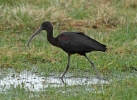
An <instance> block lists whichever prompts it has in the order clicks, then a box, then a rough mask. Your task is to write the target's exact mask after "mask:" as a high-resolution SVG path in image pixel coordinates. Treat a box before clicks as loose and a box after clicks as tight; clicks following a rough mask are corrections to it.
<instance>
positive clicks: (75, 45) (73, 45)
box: [27, 21, 107, 79]
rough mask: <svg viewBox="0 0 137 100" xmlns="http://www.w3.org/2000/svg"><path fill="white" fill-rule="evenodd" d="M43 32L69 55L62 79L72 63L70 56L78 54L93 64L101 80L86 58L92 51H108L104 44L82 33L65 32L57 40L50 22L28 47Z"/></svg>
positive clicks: (46, 23) (38, 31)
mask: <svg viewBox="0 0 137 100" xmlns="http://www.w3.org/2000/svg"><path fill="white" fill-rule="evenodd" d="M42 30H46V31H47V39H48V41H49V42H50V43H51V44H52V45H54V46H57V47H59V48H61V49H63V50H64V51H65V52H66V53H68V64H67V67H66V70H65V72H64V73H63V75H62V77H61V78H62V79H63V77H64V75H65V73H66V72H67V70H68V68H69V62H70V55H71V54H75V53H78V54H80V55H83V56H85V57H86V59H87V60H88V61H89V62H90V63H91V65H92V66H93V68H94V70H95V71H96V73H97V76H98V78H100V75H99V73H98V71H97V70H96V68H95V66H94V64H93V62H91V61H90V59H89V58H88V57H87V56H86V53H88V52H91V51H103V52H105V51H106V49H107V48H106V46H105V45H104V44H101V43H99V42H98V41H96V40H94V39H92V38H90V37H88V36H86V35H85V34H84V33H82V32H63V33H61V34H59V35H58V36H57V37H56V38H54V37H53V26H52V24H51V23H50V22H48V21H46V22H43V23H42V24H41V27H40V29H38V30H37V31H36V32H35V33H34V34H33V35H32V36H31V38H30V39H29V41H28V43H27V46H28V45H29V42H30V41H31V39H32V38H33V37H34V36H35V35H36V34H38V33H40V32H41V31H42Z"/></svg>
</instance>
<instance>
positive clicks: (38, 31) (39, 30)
mask: <svg viewBox="0 0 137 100" xmlns="http://www.w3.org/2000/svg"><path fill="white" fill-rule="evenodd" d="M41 31H42V28H40V29H38V30H37V31H36V32H35V33H34V34H33V35H32V36H31V37H30V39H29V40H28V42H27V44H26V46H29V43H30V41H31V40H32V39H33V37H34V36H35V35H37V34H38V33H40V32H41Z"/></svg>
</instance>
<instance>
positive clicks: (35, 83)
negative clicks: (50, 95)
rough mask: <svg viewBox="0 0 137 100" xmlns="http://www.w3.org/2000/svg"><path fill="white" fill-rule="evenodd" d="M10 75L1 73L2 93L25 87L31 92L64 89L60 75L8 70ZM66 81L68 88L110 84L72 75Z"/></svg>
mask: <svg viewBox="0 0 137 100" xmlns="http://www.w3.org/2000/svg"><path fill="white" fill-rule="evenodd" d="M8 70H9V71H8V74H3V72H2V71H1V72H0V93H2V92H6V90H7V89H10V88H11V87H14V88H16V87H17V86H21V87H24V88H25V89H26V90H30V91H43V90H45V89H46V88H47V87H49V86H50V87H63V86H64V84H63V82H62V80H61V79H60V78H59V77H58V76H59V75H58V74H54V73H52V74H50V75H49V76H48V77H44V76H43V75H39V74H38V73H34V72H33V71H26V70H25V71H22V72H20V73H17V72H16V71H15V70H14V69H8ZM64 81H65V83H66V84H67V85H68V86H72V85H90V84H109V82H108V81H105V80H99V79H97V78H95V77H86V76H82V77H74V76H73V75H71V74H66V76H65V77H64Z"/></svg>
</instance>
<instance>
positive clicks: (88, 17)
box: [0, 0, 137, 100]
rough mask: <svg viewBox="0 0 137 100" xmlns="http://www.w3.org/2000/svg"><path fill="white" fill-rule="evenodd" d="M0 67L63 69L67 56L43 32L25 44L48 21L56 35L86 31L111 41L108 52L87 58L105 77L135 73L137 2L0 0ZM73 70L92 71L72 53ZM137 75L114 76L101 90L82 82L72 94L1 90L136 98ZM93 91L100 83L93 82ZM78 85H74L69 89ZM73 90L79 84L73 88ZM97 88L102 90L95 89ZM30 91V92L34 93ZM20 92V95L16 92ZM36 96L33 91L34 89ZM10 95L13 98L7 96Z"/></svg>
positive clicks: (52, 92)
mask: <svg viewBox="0 0 137 100" xmlns="http://www.w3.org/2000/svg"><path fill="white" fill-rule="evenodd" d="M0 2H1V4H0V12H1V14H0V18H1V20H0V51H1V52H0V67H1V68H9V67H12V68H15V69H16V70H18V71H20V70H24V69H28V70H29V69H31V67H32V66H36V67H38V68H39V70H41V71H45V74H46V75H47V74H48V73H51V72H63V71H64V69H65V67H66V63H67V55H66V53H65V52H63V51H62V50H60V49H59V48H56V47H53V46H52V45H50V44H49V43H48V41H47V39H46V35H45V33H44V32H42V33H40V34H39V35H37V36H36V37H35V39H34V40H33V41H32V42H31V44H30V47H29V48H26V46H25V45H26V42H27V41H28V39H29V37H30V36H31V34H32V33H33V32H34V31H36V30H37V29H38V28H39V27H40V24H41V22H43V21H46V20H49V21H51V22H52V23H53V26H54V33H55V34H54V36H57V35H58V34H59V33H60V32H63V31H83V32H84V33H85V34H87V35H88V36H90V37H92V38H94V39H96V40H98V41H99V42H101V43H104V44H106V45H107V48H108V50H107V52H106V53H101V52H93V53H89V54H88V56H89V57H90V59H91V60H93V62H94V63H95V65H96V66H97V69H98V70H99V72H100V73H101V74H103V75H105V74H107V76H108V77H109V76H111V73H115V72H119V73H121V72H133V71H137V61H136V60H137V56H136V54H137V34H136V32H137V26H136V24H137V13H136V12H137V1H136V0H112V1H110V0H92V1H88V0H87V1H85V0H67V1H64V0H50V1H48V0H39V1H35V2H34V1H33V0H23V1H22V0H16V2H15V0H14V1H12V0H6V1H5V0H0ZM69 72H72V73H74V72H75V73H76V74H79V73H83V72H90V73H93V70H92V69H91V67H90V64H88V62H87V61H86V60H85V58H84V57H81V56H77V55H74V56H72V59H71V67H70V69H69ZM136 83H137V82H136V78H129V79H124V80H117V79H116V80H115V79H114V82H112V83H111V84H110V85H105V86H103V91H104V92H101V93H95V92H86V90H84V89H83V88H84V87H83V86H82V87H79V90H78V91H76V95H75V93H73V91H71V92H68V93H60V92H57V90H58V88H57V89H56V88H49V89H47V90H46V91H45V92H41V93H36V97H35V95H34V96H32V97H29V96H28V95H29V93H28V94H26V92H24V90H22V89H20V88H17V89H13V91H14V92H8V93H7V94H0V97H1V98H3V100H4V99H5V100H6V99H9V98H11V99H20V100H24V99H33V100H34V99H43V100H44V99H45V98H48V99H54V98H57V99H62V100H63V99H64V100H65V99H67V100H69V99H71V100H72V99H81V100H82V99H89V98H90V99H93V100H94V99H96V100H99V99H101V100H102V99H104V100H107V99H111V100H120V99H123V98H125V100H129V98H130V99H132V100H135V98H136V96H135V94H136V92H137V91H136V88H137V84H136ZM93 87H94V88H95V89H96V88H98V87H99V86H93ZM70 88H74V87H70ZM74 89H75V88H74ZM97 90H98V89H97ZM30 93H31V92H30ZM17 94H19V95H17ZM32 94H35V93H32ZM9 96H10V97H9Z"/></svg>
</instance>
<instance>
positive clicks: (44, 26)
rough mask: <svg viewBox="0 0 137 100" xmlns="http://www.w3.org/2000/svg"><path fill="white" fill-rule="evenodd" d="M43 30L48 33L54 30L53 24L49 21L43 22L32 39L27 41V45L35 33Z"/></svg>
mask: <svg viewBox="0 0 137 100" xmlns="http://www.w3.org/2000/svg"><path fill="white" fill-rule="evenodd" d="M42 30H46V31H47V33H49V32H51V31H52V30H53V26H52V24H51V23H50V22H49V21H45V22H43V23H42V24H41V27H40V28H39V29H38V30H37V31H36V32H35V33H34V34H33V35H32V36H31V37H30V39H29V40H28V42H27V46H28V45H29V43H30V41H31V40H32V39H33V37H34V36H35V35H37V34H38V33H40V32H41V31H42Z"/></svg>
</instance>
